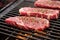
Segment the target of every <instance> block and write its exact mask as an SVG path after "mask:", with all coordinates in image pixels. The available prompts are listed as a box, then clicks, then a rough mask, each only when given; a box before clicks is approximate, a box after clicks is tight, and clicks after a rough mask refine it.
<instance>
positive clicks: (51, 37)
mask: <svg viewBox="0 0 60 40" xmlns="http://www.w3.org/2000/svg"><path fill="white" fill-rule="evenodd" d="M33 4H34V0H30V1H25V0H16V1H15V2H14V3H13V4H12V5H10V6H9V7H8V8H6V9H5V10H4V11H2V12H1V14H0V39H1V40H59V39H60V17H59V18H58V19H57V20H50V28H48V29H46V30H44V31H24V30H21V29H19V28H17V27H13V26H11V25H8V24H6V23H5V22H4V20H5V19H6V18H8V17H14V16H21V15H19V12H18V10H19V9H20V8H21V7H26V6H27V7H34V6H33Z"/></svg>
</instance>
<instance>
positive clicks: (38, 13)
mask: <svg viewBox="0 0 60 40" xmlns="http://www.w3.org/2000/svg"><path fill="white" fill-rule="evenodd" d="M19 13H20V15H23V16H35V17H42V18H46V19H57V18H58V16H59V11H58V10H52V9H44V8H31V7H23V8H21V9H19Z"/></svg>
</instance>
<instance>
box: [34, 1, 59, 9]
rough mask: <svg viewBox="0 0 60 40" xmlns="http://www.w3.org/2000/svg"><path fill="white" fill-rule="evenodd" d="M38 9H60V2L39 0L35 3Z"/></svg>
mask: <svg viewBox="0 0 60 40" xmlns="http://www.w3.org/2000/svg"><path fill="white" fill-rule="evenodd" d="M34 6H36V7H43V8H52V9H60V1H54V0H37V1H36V2H35V3H34Z"/></svg>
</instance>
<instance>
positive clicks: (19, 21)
mask: <svg viewBox="0 0 60 40" xmlns="http://www.w3.org/2000/svg"><path fill="white" fill-rule="evenodd" d="M16 19H17V21H18V22H17V21H16V23H17V24H18V25H21V26H24V23H23V21H22V20H19V18H16Z"/></svg>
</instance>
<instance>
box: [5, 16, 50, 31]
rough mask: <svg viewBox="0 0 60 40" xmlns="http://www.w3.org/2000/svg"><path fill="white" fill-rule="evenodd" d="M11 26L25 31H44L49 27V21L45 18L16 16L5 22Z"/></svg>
mask: <svg viewBox="0 0 60 40" xmlns="http://www.w3.org/2000/svg"><path fill="white" fill-rule="evenodd" d="M5 22H6V23H7V24H9V25H12V26H16V27H18V28H20V29H23V30H39V31H41V30H44V29H46V28H48V27H49V21H48V20H47V19H44V18H38V17H27V16H20V17H19V16H16V17H10V18H7V19H6V20H5Z"/></svg>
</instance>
